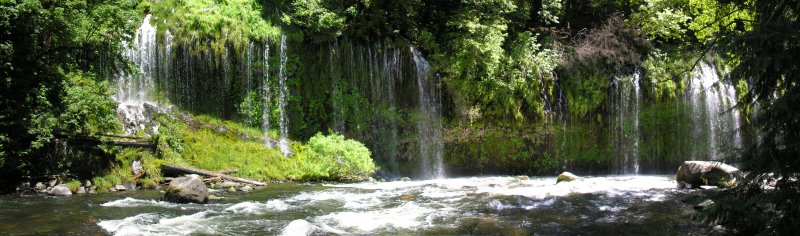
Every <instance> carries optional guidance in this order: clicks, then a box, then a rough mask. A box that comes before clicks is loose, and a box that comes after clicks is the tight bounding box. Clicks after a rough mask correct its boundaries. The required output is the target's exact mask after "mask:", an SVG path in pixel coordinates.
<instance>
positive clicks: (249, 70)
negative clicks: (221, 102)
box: [244, 41, 255, 124]
mask: <svg viewBox="0 0 800 236" xmlns="http://www.w3.org/2000/svg"><path fill="white" fill-rule="evenodd" d="M253 47H254V46H253V42H252V41H251V42H250V43H248V44H247V55H246V60H247V61H246V63H245V69H244V75H245V81H246V82H245V84H246V85H247V89H246V90H245V95H246V96H247V98H246V99H245V101H247V108H246V112H247V119H246V122H247V124H253V105H255V104H254V101H253V96H251V94H250V93H251V92H252V91H253V86H252V85H251V84H252V83H253Z"/></svg>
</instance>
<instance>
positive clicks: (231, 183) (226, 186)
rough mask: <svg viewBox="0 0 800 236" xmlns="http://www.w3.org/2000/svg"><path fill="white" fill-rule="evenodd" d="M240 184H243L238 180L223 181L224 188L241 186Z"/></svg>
mask: <svg viewBox="0 0 800 236" xmlns="http://www.w3.org/2000/svg"><path fill="white" fill-rule="evenodd" d="M239 186H241V185H240V184H239V183H236V182H230V181H225V182H222V188H230V187H239Z"/></svg>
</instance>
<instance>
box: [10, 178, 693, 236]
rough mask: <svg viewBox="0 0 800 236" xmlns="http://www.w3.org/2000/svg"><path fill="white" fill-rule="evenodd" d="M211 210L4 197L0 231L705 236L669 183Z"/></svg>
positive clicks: (501, 188)
mask: <svg viewBox="0 0 800 236" xmlns="http://www.w3.org/2000/svg"><path fill="white" fill-rule="evenodd" d="M213 194H214V195H217V196H220V197H223V198H222V199H221V200H213V201H211V202H210V203H209V204H204V205H201V204H174V203H168V202H162V201H159V200H158V199H159V197H160V196H161V193H160V192H158V191H154V190H141V191H129V192H116V193H110V194H98V195H73V196H71V197H43V196H15V195H5V196H0V206H3V208H4V210H3V211H2V212H1V213H0V232H3V234H5V235H15V234H113V235H186V234H213V235H264V234H270V235H279V234H283V235H341V234H425V235H442V234H481V235H483V234H502V235H532V234H538V235H562V234H586V235H618V234H637V235H641V234H645V235H653V234H655V235H661V234H667V235H677V234H683V235H685V234H703V233H704V231H703V230H702V228H703V227H702V225H700V224H699V223H696V222H693V221H691V220H690V219H691V214H692V213H693V210H692V209H691V206H690V205H687V204H684V203H682V202H681V199H683V198H685V197H686V196H687V195H688V194H689V192H688V190H677V189H676V188H675V182H674V179H673V177H672V176H604V177H585V178H582V179H579V180H576V181H573V182H566V183H565V182H562V183H559V184H558V185H556V184H555V178H554V177H532V178H530V179H518V178H515V177H471V178H451V179H437V180H424V181H405V182H378V183H355V184H298V183H285V184H271V185H269V186H268V187H266V188H262V189H258V190H255V191H253V192H249V193H241V192H238V193H228V192H224V191H219V192H214V193H213Z"/></svg>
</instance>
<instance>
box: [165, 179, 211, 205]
mask: <svg viewBox="0 0 800 236" xmlns="http://www.w3.org/2000/svg"><path fill="white" fill-rule="evenodd" d="M163 199H164V200H166V201H170V202H175V203H206V202H208V188H206V185H205V184H203V181H202V180H200V177H199V176H197V175H189V176H184V177H180V178H175V179H173V180H172V181H171V182H170V183H169V186H167V188H166V189H165V191H164V197H163Z"/></svg>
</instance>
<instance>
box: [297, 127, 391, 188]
mask: <svg viewBox="0 0 800 236" xmlns="http://www.w3.org/2000/svg"><path fill="white" fill-rule="evenodd" d="M371 155H372V153H370V151H369V149H367V147H365V146H364V144H362V143H360V142H358V141H355V140H350V139H345V138H344V136H342V135H339V134H331V135H328V136H324V135H322V134H321V133H317V135H314V137H311V139H309V140H308V144H307V146H306V150H305V157H301V158H304V159H305V160H301V163H302V165H304V168H303V169H304V172H305V173H304V174H305V178H304V179H307V180H308V179H324V180H354V181H358V180H364V179H366V178H367V177H368V176H369V175H371V174H372V173H375V171H377V170H378V167H377V166H376V165H375V163H374V162H373V161H372V158H371Z"/></svg>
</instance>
